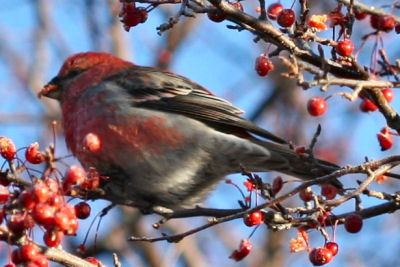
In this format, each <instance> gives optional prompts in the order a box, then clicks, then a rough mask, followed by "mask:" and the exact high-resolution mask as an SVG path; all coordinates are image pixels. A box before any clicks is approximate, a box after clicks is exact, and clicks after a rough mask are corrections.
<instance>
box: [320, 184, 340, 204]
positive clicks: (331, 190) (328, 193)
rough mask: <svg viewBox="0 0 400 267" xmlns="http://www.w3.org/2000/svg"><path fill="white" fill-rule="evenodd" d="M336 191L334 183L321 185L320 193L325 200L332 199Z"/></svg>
mask: <svg viewBox="0 0 400 267" xmlns="http://www.w3.org/2000/svg"><path fill="white" fill-rule="evenodd" d="M337 192H338V189H337V188H336V186H334V185H331V184H324V185H322V186H321V195H323V196H324V197H325V198H326V199H327V200H331V199H334V198H335V197H336V194H337Z"/></svg>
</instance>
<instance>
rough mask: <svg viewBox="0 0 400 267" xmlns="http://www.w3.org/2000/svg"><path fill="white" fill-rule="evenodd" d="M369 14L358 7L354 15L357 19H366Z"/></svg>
mask: <svg viewBox="0 0 400 267" xmlns="http://www.w3.org/2000/svg"><path fill="white" fill-rule="evenodd" d="M367 16H368V14H367V13H365V12H362V11H360V10H358V9H354V17H355V18H356V19H357V20H362V19H365V18H366V17H367Z"/></svg>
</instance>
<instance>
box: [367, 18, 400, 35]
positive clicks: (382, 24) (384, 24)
mask: <svg viewBox="0 0 400 267" xmlns="http://www.w3.org/2000/svg"><path fill="white" fill-rule="evenodd" d="M370 23H371V26H372V28H374V29H376V30H379V31H385V32H389V31H391V30H393V28H394V27H395V25H396V21H395V19H394V18H393V16H392V15H385V16H377V15H371V18H370Z"/></svg>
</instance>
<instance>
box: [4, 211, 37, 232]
mask: <svg viewBox="0 0 400 267" xmlns="http://www.w3.org/2000/svg"><path fill="white" fill-rule="evenodd" d="M34 225H35V224H34V222H33V219H32V217H31V216H30V215H25V214H13V215H11V216H10V218H9V219H8V221H7V226H8V228H9V229H10V230H11V231H12V232H13V233H15V234H20V233H22V232H23V231H24V230H28V229H31V228H33V226H34Z"/></svg>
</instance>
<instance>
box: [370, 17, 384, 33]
mask: <svg viewBox="0 0 400 267" xmlns="http://www.w3.org/2000/svg"><path fill="white" fill-rule="evenodd" d="M380 18H381V17H380V16H377V15H371V17H370V18H369V23H370V24H371V27H372V28H374V29H375V30H379V24H380Z"/></svg>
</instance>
